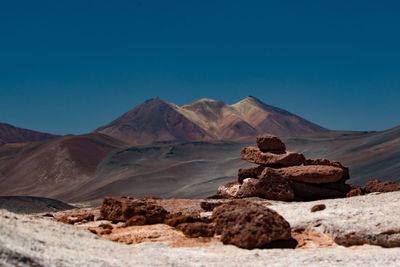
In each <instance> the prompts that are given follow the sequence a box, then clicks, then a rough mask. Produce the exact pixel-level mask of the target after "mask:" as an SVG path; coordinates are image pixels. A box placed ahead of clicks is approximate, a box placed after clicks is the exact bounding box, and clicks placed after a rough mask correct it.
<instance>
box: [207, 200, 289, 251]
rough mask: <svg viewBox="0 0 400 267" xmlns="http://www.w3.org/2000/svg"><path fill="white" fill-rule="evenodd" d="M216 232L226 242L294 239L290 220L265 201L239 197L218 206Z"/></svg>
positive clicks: (262, 242) (250, 244)
mask: <svg viewBox="0 0 400 267" xmlns="http://www.w3.org/2000/svg"><path fill="white" fill-rule="evenodd" d="M212 218H214V219H215V223H216V227H215V230H216V233H217V234H221V241H222V242H223V243H224V244H233V245H236V246H238V247H241V248H247V249H252V248H261V247H265V246H267V245H268V244H271V243H273V242H274V241H277V240H289V239H291V231H290V225H289V223H288V222H287V221H286V220H285V219H284V218H283V217H282V216H281V215H279V214H278V213H277V212H275V211H273V210H270V209H268V208H267V207H264V206H263V205H261V204H256V203H251V202H249V201H246V200H236V201H232V202H231V203H229V204H224V205H222V206H219V207H217V208H215V209H214V211H213V214H212Z"/></svg>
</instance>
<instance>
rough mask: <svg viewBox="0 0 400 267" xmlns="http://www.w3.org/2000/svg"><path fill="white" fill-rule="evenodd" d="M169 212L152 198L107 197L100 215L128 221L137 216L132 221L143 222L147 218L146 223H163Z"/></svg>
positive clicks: (109, 218) (114, 220)
mask: <svg viewBox="0 0 400 267" xmlns="http://www.w3.org/2000/svg"><path fill="white" fill-rule="evenodd" d="M167 213H168V212H167V211H166V210H165V209H164V208H163V207H161V206H158V205H155V204H154V203H152V201H151V200H148V199H133V198H126V197H115V198H111V197H106V198H104V201H103V204H102V206H101V209H100V217H101V218H102V219H104V220H109V221H112V222H126V221H128V220H129V219H131V218H133V217H136V218H135V219H132V221H131V222H130V223H135V222H138V223H142V221H143V220H144V219H145V224H155V223H162V222H163V221H164V218H165V216H166V215H167ZM138 216H142V217H138Z"/></svg>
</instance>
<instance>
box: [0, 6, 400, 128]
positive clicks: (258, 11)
mask: <svg viewBox="0 0 400 267" xmlns="http://www.w3.org/2000/svg"><path fill="white" fill-rule="evenodd" d="M399 32H400V3H399V2H398V1H351V0H347V1H340V0H336V1H320V0H318V1H285V0H282V1H249V0H247V1H233V0H229V1H228V0H214V1H207V0H202V1H197V0H196V1H195V0H192V1H188V0H185V1H175V0H171V1H153V0H146V1H134V0H132V1H84V0H80V1H73V0H70V1H61V0H60V1H40V0H38V1H18V0H16V1H2V2H1V3H0V34H1V35H0V36H1V37H0V38H1V39H0V40H1V42H0V100H1V105H0V121H1V122H7V123H10V124H14V125H17V126H21V127H25V128H30V129H35V130H40V131H47V132H52V133H57V134H68V133H75V134H79V133H85V132H89V131H91V130H93V129H95V128H97V127H99V126H101V125H103V124H106V123H108V122H109V121H111V120H113V119H115V118H116V117H118V116H120V115H121V114H122V113H124V112H126V111H128V110H129V109H131V108H133V107H135V106H136V105H138V104H140V103H142V102H144V101H145V100H147V99H149V98H152V97H154V96H159V97H160V98H162V99H164V100H166V101H169V102H174V103H176V104H184V103H189V102H192V101H194V100H196V99H198V98H202V97H207V98H214V99H219V100H222V101H224V102H226V103H235V102H237V101H239V100H241V99H243V98H245V97H247V96H248V95H253V96H256V97H257V98H259V99H260V100H262V101H264V102H265V103H267V104H270V105H274V106H278V107H281V108H284V109H286V110H288V111H290V112H293V113H295V114H297V115H299V116H302V117H304V118H306V119H308V120H310V121H312V122H315V123H318V124H320V125H322V126H324V127H327V128H330V129H344V130H384V129H387V128H391V127H394V126H397V125H400V116H398V115H399V114H400V105H399V104H398V102H399V99H400V34H399Z"/></svg>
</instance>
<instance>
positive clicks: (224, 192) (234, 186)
mask: <svg viewBox="0 0 400 267" xmlns="http://www.w3.org/2000/svg"><path fill="white" fill-rule="evenodd" d="M239 188H240V184H239V183H238V182H236V181H232V182H229V183H227V184H223V185H220V186H219V187H218V190H217V194H216V195H217V196H218V198H235V197H236V194H237V192H238V190H239Z"/></svg>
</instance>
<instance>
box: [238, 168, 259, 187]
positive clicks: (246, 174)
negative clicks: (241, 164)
mask: <svg viewBox="0 0 400 267" xmlns="http://www.w3.org/2000/svg"><path fill="white" fill-rule="evenodd" d="M264 169H265V167H264V166H258V167H254V168H249V169H239V171H238V182H239V183H243V180H244V179H246V178H258V176H259V175H260V174H261V173H262V171H263V170H264Z"/></svg>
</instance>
